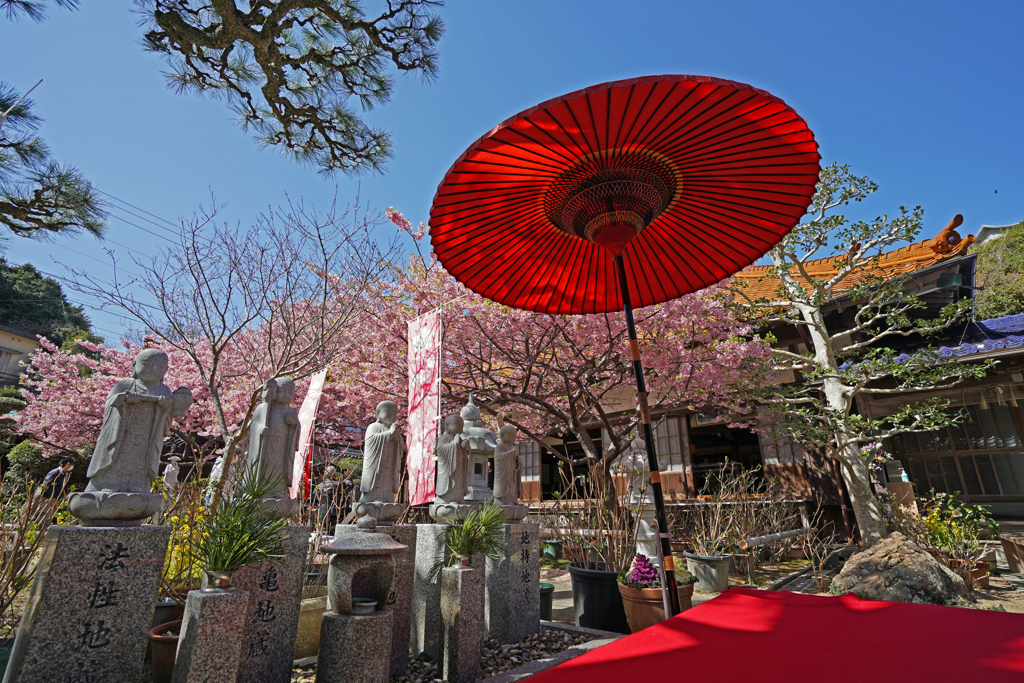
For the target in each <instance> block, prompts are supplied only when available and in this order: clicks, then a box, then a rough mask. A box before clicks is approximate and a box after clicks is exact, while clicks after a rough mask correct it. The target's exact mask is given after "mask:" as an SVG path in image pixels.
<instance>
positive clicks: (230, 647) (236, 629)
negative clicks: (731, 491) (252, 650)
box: [171, 590, 249, 683]
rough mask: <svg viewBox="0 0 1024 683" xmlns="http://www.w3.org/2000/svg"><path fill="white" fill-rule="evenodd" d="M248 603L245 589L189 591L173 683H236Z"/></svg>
mask: <svg viewBox="0 0 1024 683" xmlns="http://www.w3.org/2000/svg"><path fill="white" fill-rule="evenodd" d="M248 606H249V594H248V593H246V592H245V591H238V590H234V591H225V592H217V593H202V592H200V591H190V592H189V594H188V600H186V602H185V616H184V617H182V621H181V636H180V637H179V638H178V656H177V658H176V659H175V660H174V678H172V679H171V680H172V681H173V683H191V682H192V681H202V682H203V683H235V679H236V678H237V676H238V662H239V657H240V655H241V650H242V627H243V626H244V625H245V613H246V610H247V608H248Z"/></svg>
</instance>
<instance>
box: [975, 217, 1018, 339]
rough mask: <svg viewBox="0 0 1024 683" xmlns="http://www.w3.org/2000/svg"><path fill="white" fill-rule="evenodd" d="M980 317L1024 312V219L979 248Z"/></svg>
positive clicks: (977, 305) (977, 316) (977, 309)
mask: <svg viewBox="0 0 1024 683" xmlns="http://www.w3.org/2000/svg"><path fill="white" fill-rule="evenodd" d="M977 253H978V271H977V277H976V278H975V284H976V285H977V286H979V287H983V288H984V289H982V290H981V291H980V292H978V295H977V296H976V297H975V299H974V317H975V319H976V320H986V319H988V318H1001V317H1002V316H1004V315H1017V314H1020V313H1024V221H1021V222H1020V223H1018V224H1017V225H1015V226H1013V227H1012V228H1010V229H1009V230H1007V231H1006V233H1005V234H1004V235H1003V236H1002V237H1000V238H998V239H994V240H989V241H987V242H985V244H983V245H981V246H980V247H978V249H977Z"/></svg>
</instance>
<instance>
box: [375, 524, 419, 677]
mask: <svg viewBox="0 0 1024 683" xmlns="http://www.w3.org/2000/svg"><path fill="white" fill-rule="evenodd" d="M377 531H378V532H379V533H383V534H387V535H389V536H391V538H393V539H395V540H396V541H398V542H399V543H401V544H402V545H405V546H409V548H408V550H406V551H405V552H404V553H402V554H401V555H396V556H395V580H394V582H393V583H392V584H391V595H390V596H388V604H387V606H388V607H390V608H391V612H392V617H391V623H392V627H393V632H392V634H391V670H390V675H391V676H392V677H394V676H404V675H405V672H406V671H408V670H409V640H410V638H411V636H412V593H413V582H414V580H415V578H416V525H415V524H401V525H396V526H385V527H377Z"/></svg>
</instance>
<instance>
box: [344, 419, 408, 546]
mask: <svg viewBox="0 0 1024 683" xmlns="http://www.w3.org/2000/svg"><path fill="white" fill-rule="evenodd" d="M397 420H398V404H396V403H395V402H394V401H381V402H380V403H378V404H377V421H376V422H374V423H373V424H371V425H370V426H369V427H367V429H366V436H365V437H364V438H363V476H362V480H361V481H360V483H359V492H360V496H359V502H358V503H356V506H355V512H356V515H357V516H359V517H360V518H361V519H360V526H363V527H365V526H375V525H371V524H370V522H369V519H363V518H366V517H370V518H372V519H374V520H375V521H376V522H380V523H383V524H390V523H392V522H394V521H395V520H396V519H398V518H399V517H400V516H401V515H402V511H403V510H404V509H405V505H404V504H402V503H396V502H395V497H396V496H397V495H398V491H399V488H400V487H401V484H402V462H403V461H404V460H405V437H403V436H402V431H401V430H400V429H399V428H398V424H397Z"/></svg>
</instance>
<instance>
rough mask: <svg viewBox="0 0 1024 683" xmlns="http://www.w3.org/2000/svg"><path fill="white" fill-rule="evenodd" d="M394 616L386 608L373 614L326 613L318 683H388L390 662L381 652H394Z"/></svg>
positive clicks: (318, 660)
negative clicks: (392, 635) (392, 650)
mask: <svg viewBox="0 0 1024 683" xmlns="http://www.w3.org/2000/svg"><path fill="white" fill-rule="evenodd" d="M393 616H394V614H393V612H392V610H390V609H387V608H385V609H383V610H377V611H376V612H374V613H373V614H335V613H334V612H326V613H324V620H323V625H322V626H321V627H320V654H319V656H318V657H317V664H316V681H317V683H387V682H388V679H389V678H390V676H389V675H388V670H389V669H390V667H391V662H390V658H388V657H382V656H381V651H382V650H383V651H388V650H390V649H391V632H392V630H393V628H394V625H393V622H392V617H393Z"/></svg>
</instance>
